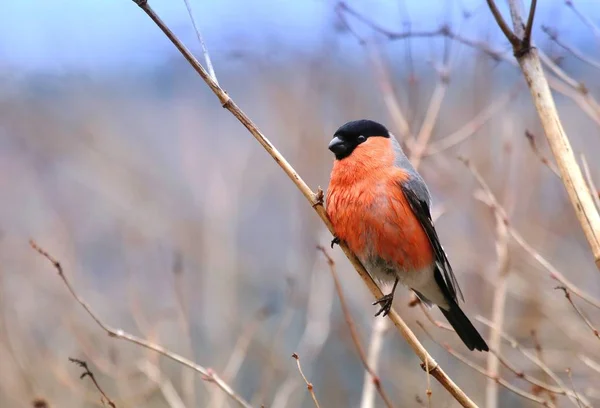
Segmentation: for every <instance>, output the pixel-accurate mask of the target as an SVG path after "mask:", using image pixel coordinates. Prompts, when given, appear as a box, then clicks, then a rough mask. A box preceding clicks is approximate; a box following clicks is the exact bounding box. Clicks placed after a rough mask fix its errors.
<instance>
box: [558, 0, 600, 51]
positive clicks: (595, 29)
mask: <svg viewBox="0 0 600 408" xmlns="http://www.w3.org/2000/svg"><path fill="white" fill-rule="evenodd" d="M565 4H566V5H567V7H569V8H570V9H571V10H573V12H574V13H575V14H576V15H577V17H579V18H580V19H581V21H583V24H585V25H586V26H588V27H589V29H590V30H592V33H593V34H594V36H595V37H596V40H597V41H598V42H600V27H598V26H597V25H596V23H594V21H593V20H592V19H591V18H589V17H588V16H586V15H585V14H583V13H582V12H580V11H579V10H578V9H577V8H576V7H575V4H574V3H573V1H572V0H566V1H565Z"/></svg>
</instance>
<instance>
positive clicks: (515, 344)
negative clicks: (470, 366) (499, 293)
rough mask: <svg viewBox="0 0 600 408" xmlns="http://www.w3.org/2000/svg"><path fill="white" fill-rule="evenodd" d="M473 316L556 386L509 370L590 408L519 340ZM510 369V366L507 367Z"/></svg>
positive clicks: (486, 320) (484, 319)
mask: <svg viewBox="0 0 600 408" xmlns="http://www.w3.org/2000/svg"><path fill="white" fill-rule="evenodd" d="M475 318H476V319H477V320H478V321H480V322H481V323H483V324H485V325H486V326H488V327H489V328H491V329H492V330H497V331H498V332H499V333H500V335H501V336H502V338H503V339H504V340H505V341H506V342H507V343H508V344H509V345H510V346H511V347H512V348H514V349H517V350H519V351H520V352H521V354H523V356H525V357H526V358H527V359H528V360H529V361H531V362H532V363H534V364H535V365H537V366H538V367H539V368H540V369H541V370H542V371H544V372H545V373H546V374H548V376H549V377H550V378H552V380H553V381H554V382H555V383H556V385H557V386H553V385H550V384H546V383H544V382H542V381H540V380H535V382H532V381H531V377H525V375H524V374H519V373H520V371H518V370H517V371H514V370H511V371H513V372H515V373H516V374H517V376H519V377H520V378H523V379H524V380H527V381H529V382H531V383H532V384H533V385H536V386H538V387H541V388H544V389H546V390H548V391H550V392H553V393H555V394H559V395H564V396H567V397H568V398H569V399H570V400H571V402H572V403H573V404H574V405H579V404H580V403H582V404H584V405H585V406H586V407H588V408H591V406H592V405H591V404H590V402H589V401H587V400H586V399H584V398H582V397H580V396H579V395H577V393H574V392H573V391H571V390H569V389H568V388H567V386H566V385H565V383H564V382H563V381H562V380H561V379H560V377H559V376H558V375H557V374H556V373H555V372H554V371H552V370H551V369H550V367H548V366H547V365H546V364H544V362H543V361H541V360H540V359H539V358H537V357H536V356H534V355H533V354H532V353H530V352H529V351H527V350H525V348H524V347H523V346H522V345H521V344H519V342H517V340H515V338H514V337H512V336H510V335H509V334H507V333H506V332H504V331H502V330H499V329H498V328H496V327H495V326H494V325H493V323H492V322H490V321H489V320H488V319H486V318H485V317H482V316H475ZM506 367H507V368H509V366H506ZM509 369H510V368H509Z"/></svg>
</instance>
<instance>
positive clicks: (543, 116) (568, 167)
mask: <svg viewBox="0 0 600 408" xmlns="http://www.w3.org/2000/svg"><path fill="white" fill-rule="evenodd" d="M488 4H489V6H490V9H491V10H492V14H494V17H495V18H496V22H497V23H498V25H499V26H500V28H501V29H502V31H503V32H504V33H505V35H506V36H507V38H508V40H509V41H510V42H511V44H512V46H513V51H514V54H515V57H516V58H517V61H518V62H519V66H520V67H521V71H522V72H523V76H524V77H525V80H526V81H527V85H528V86H529V90H530V92H531V97H532V99H533V103H534V105H535V108H536V110H537V112H538V115H539V118H540V121H541V122H542V127H543V129H544V133H545V134H546V138H547V139H548V144H549V145H550V149H551V150H552V153H553V155H554V159H555V160H556V163H557V165H558V169H559V172H560V176H561V179H562V181H563V184H564V186H565V189H566V190H567V193H568V195H569V200H570V201H571V205H572V206H573V209H574V210H575V214H576V215H577V219H578V220H579V223H580V224H581V227H582V229H583V232H584V234H585V236H586V238H587V240H588V243H589V245H590V248H591V250H592V255H593V257H594V262H595V263H596V267H597V268H598V269H599V270H600V215H599V214H598V210H597V209H596V207H595V206H594V202H593V200H592V197H591V195H590V193H589V190H588V189H587V186H586V184H585V180H584V178H583V174H582V172H581V169H580V168H579V164H578V163H577V160H576V159H575V155H574V154H573V149H572V148H571V143H570V141H569V138H568V137H567V135H566V133H565V130H564V129H563V127H562V124H561V122H560V118H559V116H558V112H557V110H556V105H555V103H554V98H553V97H552V93H551V92H550V87H549V85H548V80H547V79H546V76H545V75H544V71H543V69H542V64H541V62H540V58H539V54H538V52H537V50H536V49H535V48H532V47H530V44H526V43H524V42H523V41H518V42H517V43H515V42H514V37H512V36H510V35H509V33H507V32H506V22H505V21H504V20H503V19H502V16H501V15H500V13H499V12H498V9H497V8H496V7H495V4H494V1H493V0H488ZM535 6H536V1H532V2H531V7H532V8H535ZM509 7H510V10H511V16H512V19H513V25H514V27H515V29H519V28H520V27H521V24H522V19H521V14H520V11H519V6H518V4H517V1H515V0H510V1H509ZM534 12H535V10H533V11H532V10H530V20H531V22H533V17H531V16H532V13H534ZM526 29H527V27H526Z"/></svg>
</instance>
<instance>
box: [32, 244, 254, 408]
mask: <svg viewBox="0 0 600 408" xmlns="http://www.w3.org/2000/svg"><path fill="white" fill-rule="evenodd" d="M29 244H30V245H31V247H32V248H33V249H34V250H35V251H37V252H38V253H39V254H40V255H42V256H43V257H45V258H46V259H48V261H50V263H51V264H52V266H54V268H55V269H56V271H57V272H58V276H59V277H60V278H61V279H62V281H63V283H64V284H65V286H66V287H67V289H68V290H69V292H70V293H71V295H72V296H73V298H75V300H76V301H77V303H79V304H80V305H81V307H83V308H84V309H85V311H86V312H87V314H88V315H89V316H90V317H91V318H92V319H93V320H94V321H95V322H96V324H97V325H98V326H100V327H101V328H102V330H104V331H105V332H106V333H107V334H108V335H109V336H110V337H114V338H117V339H121V340H125V341H128V342H130V343H134V344H137V345H139V346H142V347H145V348H147V349H150V350H153V351H155V352H157V353H159V354H162V355H163V356H165V357H167V358H169V359H171V360H173V361H175V362H177V363H179V364H183V365H184V366H187V367H189V368H191V369H192V370H194V371H197V372H198V373H200V374H202V376H203V379H204V380H205V381H209V382H214V383H215V384H216V385H217V386H218V387H219V388H221V389H222V390H223V391H224V392H225V393H226V394H227V395H229V396H230V397H231V399H233V400H234V401H235V402H237V403H238V405H239V406H241V407H244V408H252V407H251V405H250V404H249V403H248V402H246V401H245V400H244V399H243V398H242V397H240V396H239V395H238V394H237V393H236V392H235V391H234V390H233V389H232V388H231V387H230V386H229V385H228V384H227V383H225V381H223V380H222V379H221V378H220V377H219V376H218V375H217V374H216V373H215V372H214V371H213V370H212V369H210V368H204V367H202V366H201V365H198V364H196V363H194V362H193V361H190V360H188V359H187V358H185V357H182V356H180V355H178V354H176V353H173V352H172V351H170V350H168V349H166V348H164V347H162V346H160V345H158V344H155V343H152V342H149V341H147V340H144V339H142V338H139V337H137V336H134V335H133V334H129V333H127V332H125V331H123V330H121V329H114V328H112V327H111V326H109V325H107V324H106V323H104V322H103V321H102V320H100V318H99V317H98V316H97V315H96V313H95V312H94V311H92V309H91V307H90V305H88V304H87V303H86V301H85V300H83V298H82V297H80V296H79V295H78V294H77V292H76V291H75V289H74V288H73V286H72V285H71V282H70V281H69V279H68V278H67V276H66V275H65V274H64V272H63V269H62V265H61V264H60V262H58V261H57V260H56V259H55V258H54V257H53V256H52V255H50V254H49V253H48V252H46V251H45V250H43V249H42V248H40V247H39V246H38V245H37V244H36V243H35V242H34V241H29Z"/></svg>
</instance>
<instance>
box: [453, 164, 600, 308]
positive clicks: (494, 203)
mask: <svg viewBox="0 0 600 408" xmlns="http://www.w3.org/2000/svg"><path fill="white" fill-rule="evenodd" d="M460 160H461V161H462V162H463V163H464V164H465V166H467V168H468V169H469V170H470V171H471V173H472V174H473V177H475V180H477V182H478V183H479V185H480V187H481V189H482V191H483V193H484V195H485V199H482V202H484V203H485V204H486V205H487V206H489V207H490V208H491V209H492V210H494V211H496V212H498V213H499V214H500V216H501V217H502V219H503V221H504V222H505V223H506V225H507V227H508V231H509V233H510V236H511V237H512V238H513V239H514V240H515V242H516V243H517V244H519V245H520V246H521V248H523V249H524V250H525V251H526V252H527V253H529V254H530V255H531V256H532V257H533V259H535V260H536V261H537V262H538V263H539V264H540V265H541V266H542V267H543V268H544V269H546V270H547V271H548V273H549V274H550V277H551V278H552V279H554V280H556V281H558V282H560V283H562V284H563V286H566V287H567V288H568V289H569V290H570V291H571V293H573V294H575V295H577V296H578V297H580V298H581V299H583V300H585V301H586V302H587V303H589V304H590V305H592V306H594V307H597V308H599V309H600V300H598V299H596V298H595V297H593V296H592V295H590V294H589V293H587V292H585V291H583V290H582V289H580V288H578V287H577V286H575V285H574V284H573V283H572V282H571V281H569V280H568V279H567V278H566V277H565V275H563V274H562V273H560V271H559V270H558V269H556V268H555V267H554V266H553V265H552V264H551V263H550V262H549V261H548V260H547V259H546V258H544V257H543V256H542V255H541V254H540V253H539V252H537V251H536V250H535V249H534V248H533V247H532V246H531V245H529V244H528V243H527V241H526V240H525V238H523V236H522V235H521V234H520V233H519V232H518V231H517V230H516V229H515V228H514V227H513V226H512V225H511V223H510V221H509V219H508V214H507V213H506V210H505V209H504V208H503V207H502V206H501V205H500V203H499V202H498V200H497V199H496V196H495V195H494V193H493V192H492V190H491V189H490V187H489V186H488V185H487V183H486V182H485V180H484V179H483V177H482V176H481V174H479V172H478V171H477V169H476V168H475V166H473V164H472V163H471V162H470V161H469V160H467V159H464V158H460Z"/></svg>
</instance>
